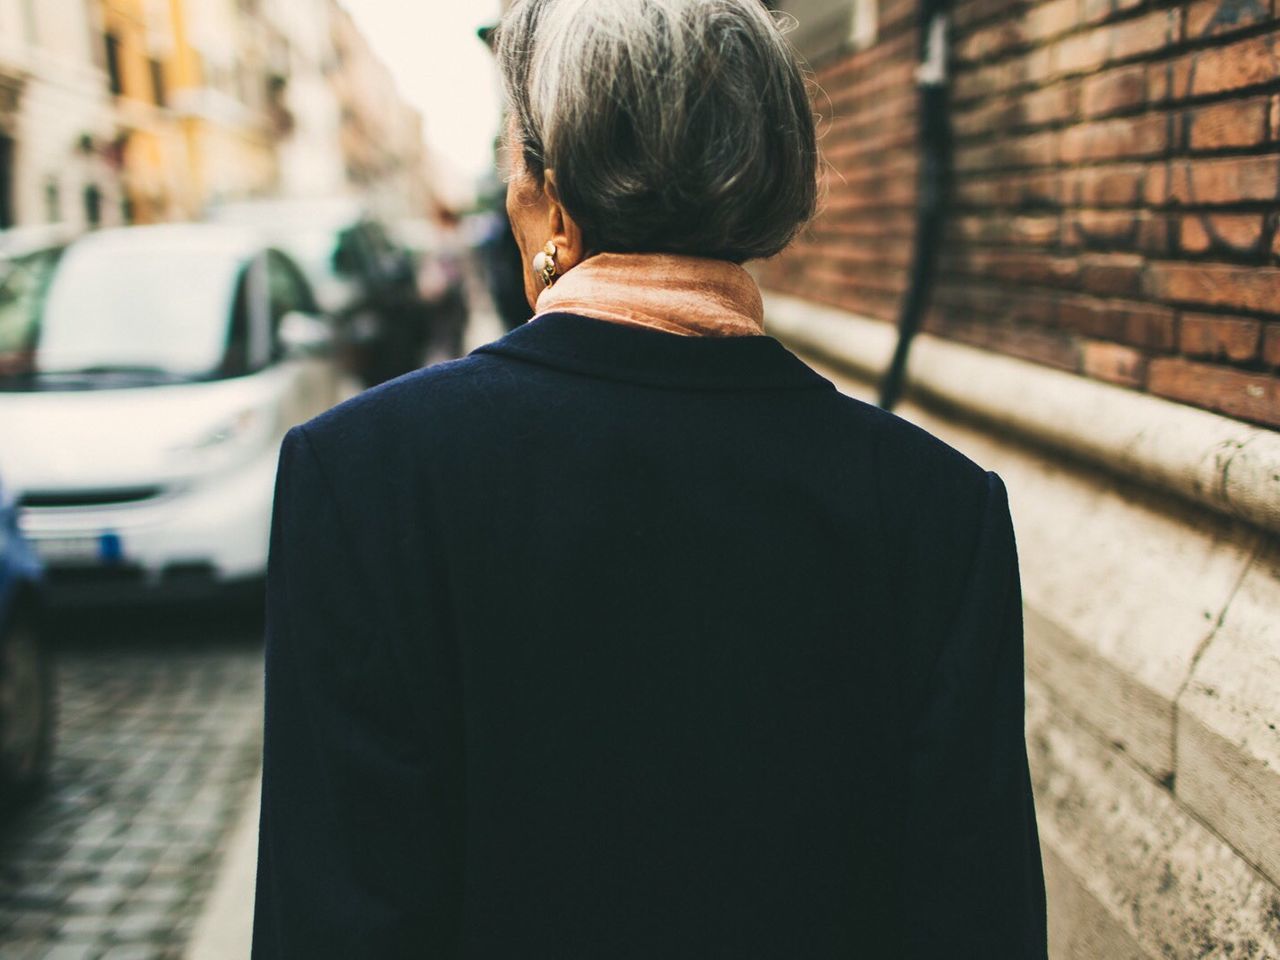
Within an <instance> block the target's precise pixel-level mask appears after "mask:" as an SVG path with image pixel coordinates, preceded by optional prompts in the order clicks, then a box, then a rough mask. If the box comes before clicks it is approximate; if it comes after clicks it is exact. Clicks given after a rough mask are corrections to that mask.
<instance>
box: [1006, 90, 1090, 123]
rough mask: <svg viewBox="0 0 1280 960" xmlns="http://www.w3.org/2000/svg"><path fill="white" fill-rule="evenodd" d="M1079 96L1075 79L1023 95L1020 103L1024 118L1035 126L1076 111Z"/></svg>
mask: <svg viewBox="0 0 1280 960" xmlns="http://www.w3.org/2000/svg"><path fill="white" fill-rule="evenodd" d="M1077 97H1078V85H1077V84H1076V82H1075V81H1067V82H1065V83H1056V84H1054V85H1053V86H1050V87H1043V88H1041V89H1039V90H1035V91H1033V92H1031V93H1029V94H1027V95H1026V96H1025V97H1023V98H1022V101H1021V103H1020V104H1019V106H1020V108H1021V111H1022V119H1023V121H1025V122H1026V123H1028V124H1030V125H1033V126H1039V125H1041V124H1044V123H1055V122H1057V121H1059V120H1065V119H1067V118H1068V117H1070V116H1071V115H1072V114H1073V113H1075V109H1076V100H1077Z"/></svg>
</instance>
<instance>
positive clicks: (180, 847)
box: [0, 608, 262, 960]
mask: <svg viewBox="0 0 1280 960" xmlns="http://www.w3.org/2000/svg"><path fill="white" fill-rule="evenodd" d="M64 632H65V638H64V641H63V643H62V644H61V649H60V661H59V670H58V674H59V676H58V681H59V700H60V714H61V716H60V718H59V719H60V723H59V731H58V743H57V748H56V753H55V761H54V765H53V774H52V782H51V783H50V784H49V788H48V790H47V791H46V792H45V794H44V795H43V797H41V798H40V799H39V800H37V801H36V802H35V803H34V804H32V805H30V806H29V807H27V808H26V809H24V810H22V811H20V812H19V813H18V814H17V816H14V817H12V818H11V819H10V820H9V822H8V823H6V824H5V825H4V826H3V827H0V943H2V944H3V949H2V950H0V954H2V955H3V957H4V958H5V960H45V958H48V960H169V958H177V957H180V956H182V954H183V951H184V948H185V945H186V942H187V939H188V937H189V935H190V932H191V928H192V925H193V924H194V922H195V919H196V917H197V916H198V914H199V911H200V909H201V907H202V905H203V903H204V900H205V897H206V895H207V893H208V888H209V885H210V883H211V882H212V880H213V876H214V874H215V871H216V867H217V863H216V860H217V858H218V856H219V855H220V844H221V841H222V839H223V837H224V834H225V832H226V831H227V829H228V828H229V826H230V825H231V824H232V823H234V821H235V817H236V814H237V813H238V812H239V811H240V810H241V809H242V807H243V805H244V804H245V803H246V802H247V801H248V800H249V796H248V792H249V788H250V785H251V784H252V783H253V782H254V778H255V776H256V774H257V770H258V766H259V762H260V745H261V717H262V699H261V698H262V676H261V664H262V659H261V655H262V640H261V635H262V634H261V616H260V613H258V612H256V611H252V610H246V609H243V608H240V609H220V610H212V609H199V608H185V609H173V610H164V611H135V612H129V613H116V614H104V613H101V612H95V613H94V614H92V615H83V616H78V617H76V618H74V619H71V620H69V621H68V622H67V623H66V624H65V626H64Z"/></svg>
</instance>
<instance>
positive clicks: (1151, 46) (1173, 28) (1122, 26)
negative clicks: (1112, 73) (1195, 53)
mask: <svg viewBox="0 0 1280 960" xmlns="http://www.w3.org/2000/svg"><path fill="white" fill-rule="evenodd" d="M1180 15H1181V11H1179V10H1156V11H1154V12H1153V13H1149V14H1147V15H1146V16H1145V17H1138V18H1137V19H1136V20H1126V21H1125V22H1124V23H1118V24H1116V25H1115V26H1114V27H1111V28H1109V29H1110V31H1111V59H1112V60H1127V59H1129V58H1130V57H1136V56H1138V55H1139V54H1143V53H1150V52H1151V51H1153V50H1158V49H1160V48H1161V47H1165V46H1168V45H1169V44H1171V43H1173V42H1174V41H1176V40H1177V38H1178V18H1179V17H1180Z"/></svg>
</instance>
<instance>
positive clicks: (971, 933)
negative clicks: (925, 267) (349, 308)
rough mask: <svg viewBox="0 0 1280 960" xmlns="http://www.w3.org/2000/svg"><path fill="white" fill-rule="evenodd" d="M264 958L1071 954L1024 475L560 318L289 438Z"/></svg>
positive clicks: (745, 347)
mask: <svg viewBox="0 0 1280 960" xmlns="http://www.w3.org/2000/svg"><path fill="white" fill-rule="evenodd" d="M266 678H267V720H266V757H265V780H264V783H263V797H262V799H263V808H262V834H261V850H260V858H259V872H258V889H257V915H256V921H255V929H254V954H253V955H254V957H255V958H256V960H269V958H290V960H322V958H335V960H336V958H342V960H352V958H363V957H368V958H378V960H394V958H402V957H403V958H409V957H413V958H468V960H471V958H486V960H489V958H492V960H516V958H519V960H536V958H546V960H577V958H580V960H620V958H635V960H642V958H643V960H681V958H689V960H694V958H698V960H705V958H720V957H723V958H733V960H746V958H762V960H763V958H770V960H775V958H776V960H808V958H812V960H836V958H854V957H864V958H868V960H890V958H921V960H923V958H931V960H933V958H943V957H945V958H948V960H962V958H983V960H1020V958H1042V957H1044V956H1045V929H1044V922H1045V920H1044V888H1043V879H1042V875H1041V866H1040V857H1039V848H1038V843H1037V838H1036V824H1035V813H1034V809H1033V807H1032V797H1031V787H1030V783H1029V778H1028V773H1027V761H1026V750H1025V742H1024V734H1023V663H1022V623H1021V601H1020V592H1019V583H1018V566H1017V557H1016V553H1015V546H1014V536H1013V529H1012V525H1011V522H1010V517H1009V509H1008V504H1007V501H1006V497H1005V490H1004V486H1003V484H1002V483H1001V481H1000V479H999V477H998V476H996V475H995V474H994V473H988V472H986V471H984V470H983V469H981V468H980V467H978V466H976V465H975V464H974V463H972V462H971V461H969V460H967V459H966V458H965V457H963V456H961V455H960V454H959V453H957V452H956V451H955V450H953V449H951V448H950V447H948V446H946V445H945V444H943V443H942V442H941V441H939V440H937V439H935V438H934V437H932V436H931V435H929V434H927V433H925V432H924V431H922V430H920V429H918V428H916V427H914V426H912V425H910V424H908V423H906V422H905V421H903V420H900V419H898V418H896V417H894V416H892V415H890V414H887V413H884V412H881V411H879V410H877V409H876V408H874V407H871V406H868V405H866V404H863V403H860V402H858V401H856V400H853V399H850V398H848V397H845V396H843V395H841V394H840V393H839V392H837V391H836V390H835V389H834V387H833V386H832V385H831V384H830V383H829V382H828V381H827V380H825V379H824V378H823V377H821V376H819V375H818V374H817V373H815V372H814V371H813V370H811V369H810V368H809V367H807V366H806V365H805V364H804V363H803V362H801V361H800V360H799V359H797V358H796V357H795V356H793V355H792V354H790V353H788V352H787V350H786V349H785V348H784V347H782V346H781V345H780V344H779V343H778V342H777V341H775V340H773V339H771V338H768V337H742V338H725V339H696V338H686V337H679V336H673V335H670V334H665V333H657V332H651V331H648V330H644V329H637V328H631V327H625V326H619V325H613V324H608V323H604V322H601V321H597V320H591V319H586V318H583V317H577V316H572V315H568V314H560V315H553V316H548V317H545V318H542V319H539V320H537V321H534V322H533V323H531V324H528V325H526V326H524V327H522V328H520V329H518V330H516V331H514V332H513V333H511V334H509V335H508V336H506V337H505V338H503V339H502V340H499V341H497V342H496V343H494V344H491V345H489V346H487V347H483V348H481V349H480V350H478V351H476V352H475V353H473V354H472V355H471V356H469V357H467V358H465V359H463V360H459V361H456V362H453V363H449V364H444V365H441V366H437V367H433V368H431V369H428V370H424V371H419V372H416V373H413V374H410V375H408V376H405V377H402V378H400V379H398V380H395V381H393V382H391V383H388V384H385V385H383V386H381V387H379V388H377V389H374V390H371V391H369V392H367V393H365V394H362V395H361V396H359V397H356V398H355V399H353V400H351V401H349V402H347V403H345V404H343V405H341V406H339V407H337V408H336V409H334V410H332V411H330V412H328V413H326V414H324V415H323V416H321V417H319V418H317V419H315V420H313V421H311V422H310V423H308V424H306V425H305V426H303V427H299V428H296V429H294V430H293V431H291V432H290V433H289V435H288V437H287V438H286V440H285V443H284V447H283V451H282V453H281V459H280V471H279V477H278V481H277V489H276V509H275V516H274V521H273V528H272V541H271V560H270V570H269V577H268V624H267V673H266Z"/></svg>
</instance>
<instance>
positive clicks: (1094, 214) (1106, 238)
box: [1068, 210, 1138, 250]
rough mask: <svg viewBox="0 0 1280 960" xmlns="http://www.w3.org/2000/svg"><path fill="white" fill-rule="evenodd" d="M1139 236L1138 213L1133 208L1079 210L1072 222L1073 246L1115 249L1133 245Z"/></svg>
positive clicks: (1070, 239)
mask: <svg viewBox="0 0 1280 960" xmlns="http://www.w3.org/2000/svg"><path fill="white" fill-rule="evenodd" d="M1137 237H1138V214H1137V213H1135V212H1134V211H1132V210H1079V211H1077V212H1076V213H1075V214H1074V215H1073V217H1072V222H1071V232H1070V236H1069V238H1068V239H1069V242H1070V243H1071V244H1072V245H1073V246H1081V247H1091V248H1094V249H1102V250H1107V249H1114V248H1116V247H1128V246H1131V245H1132V244H1133V243H1134V242H1135V241H1136V240H1137Z"/></svg>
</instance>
